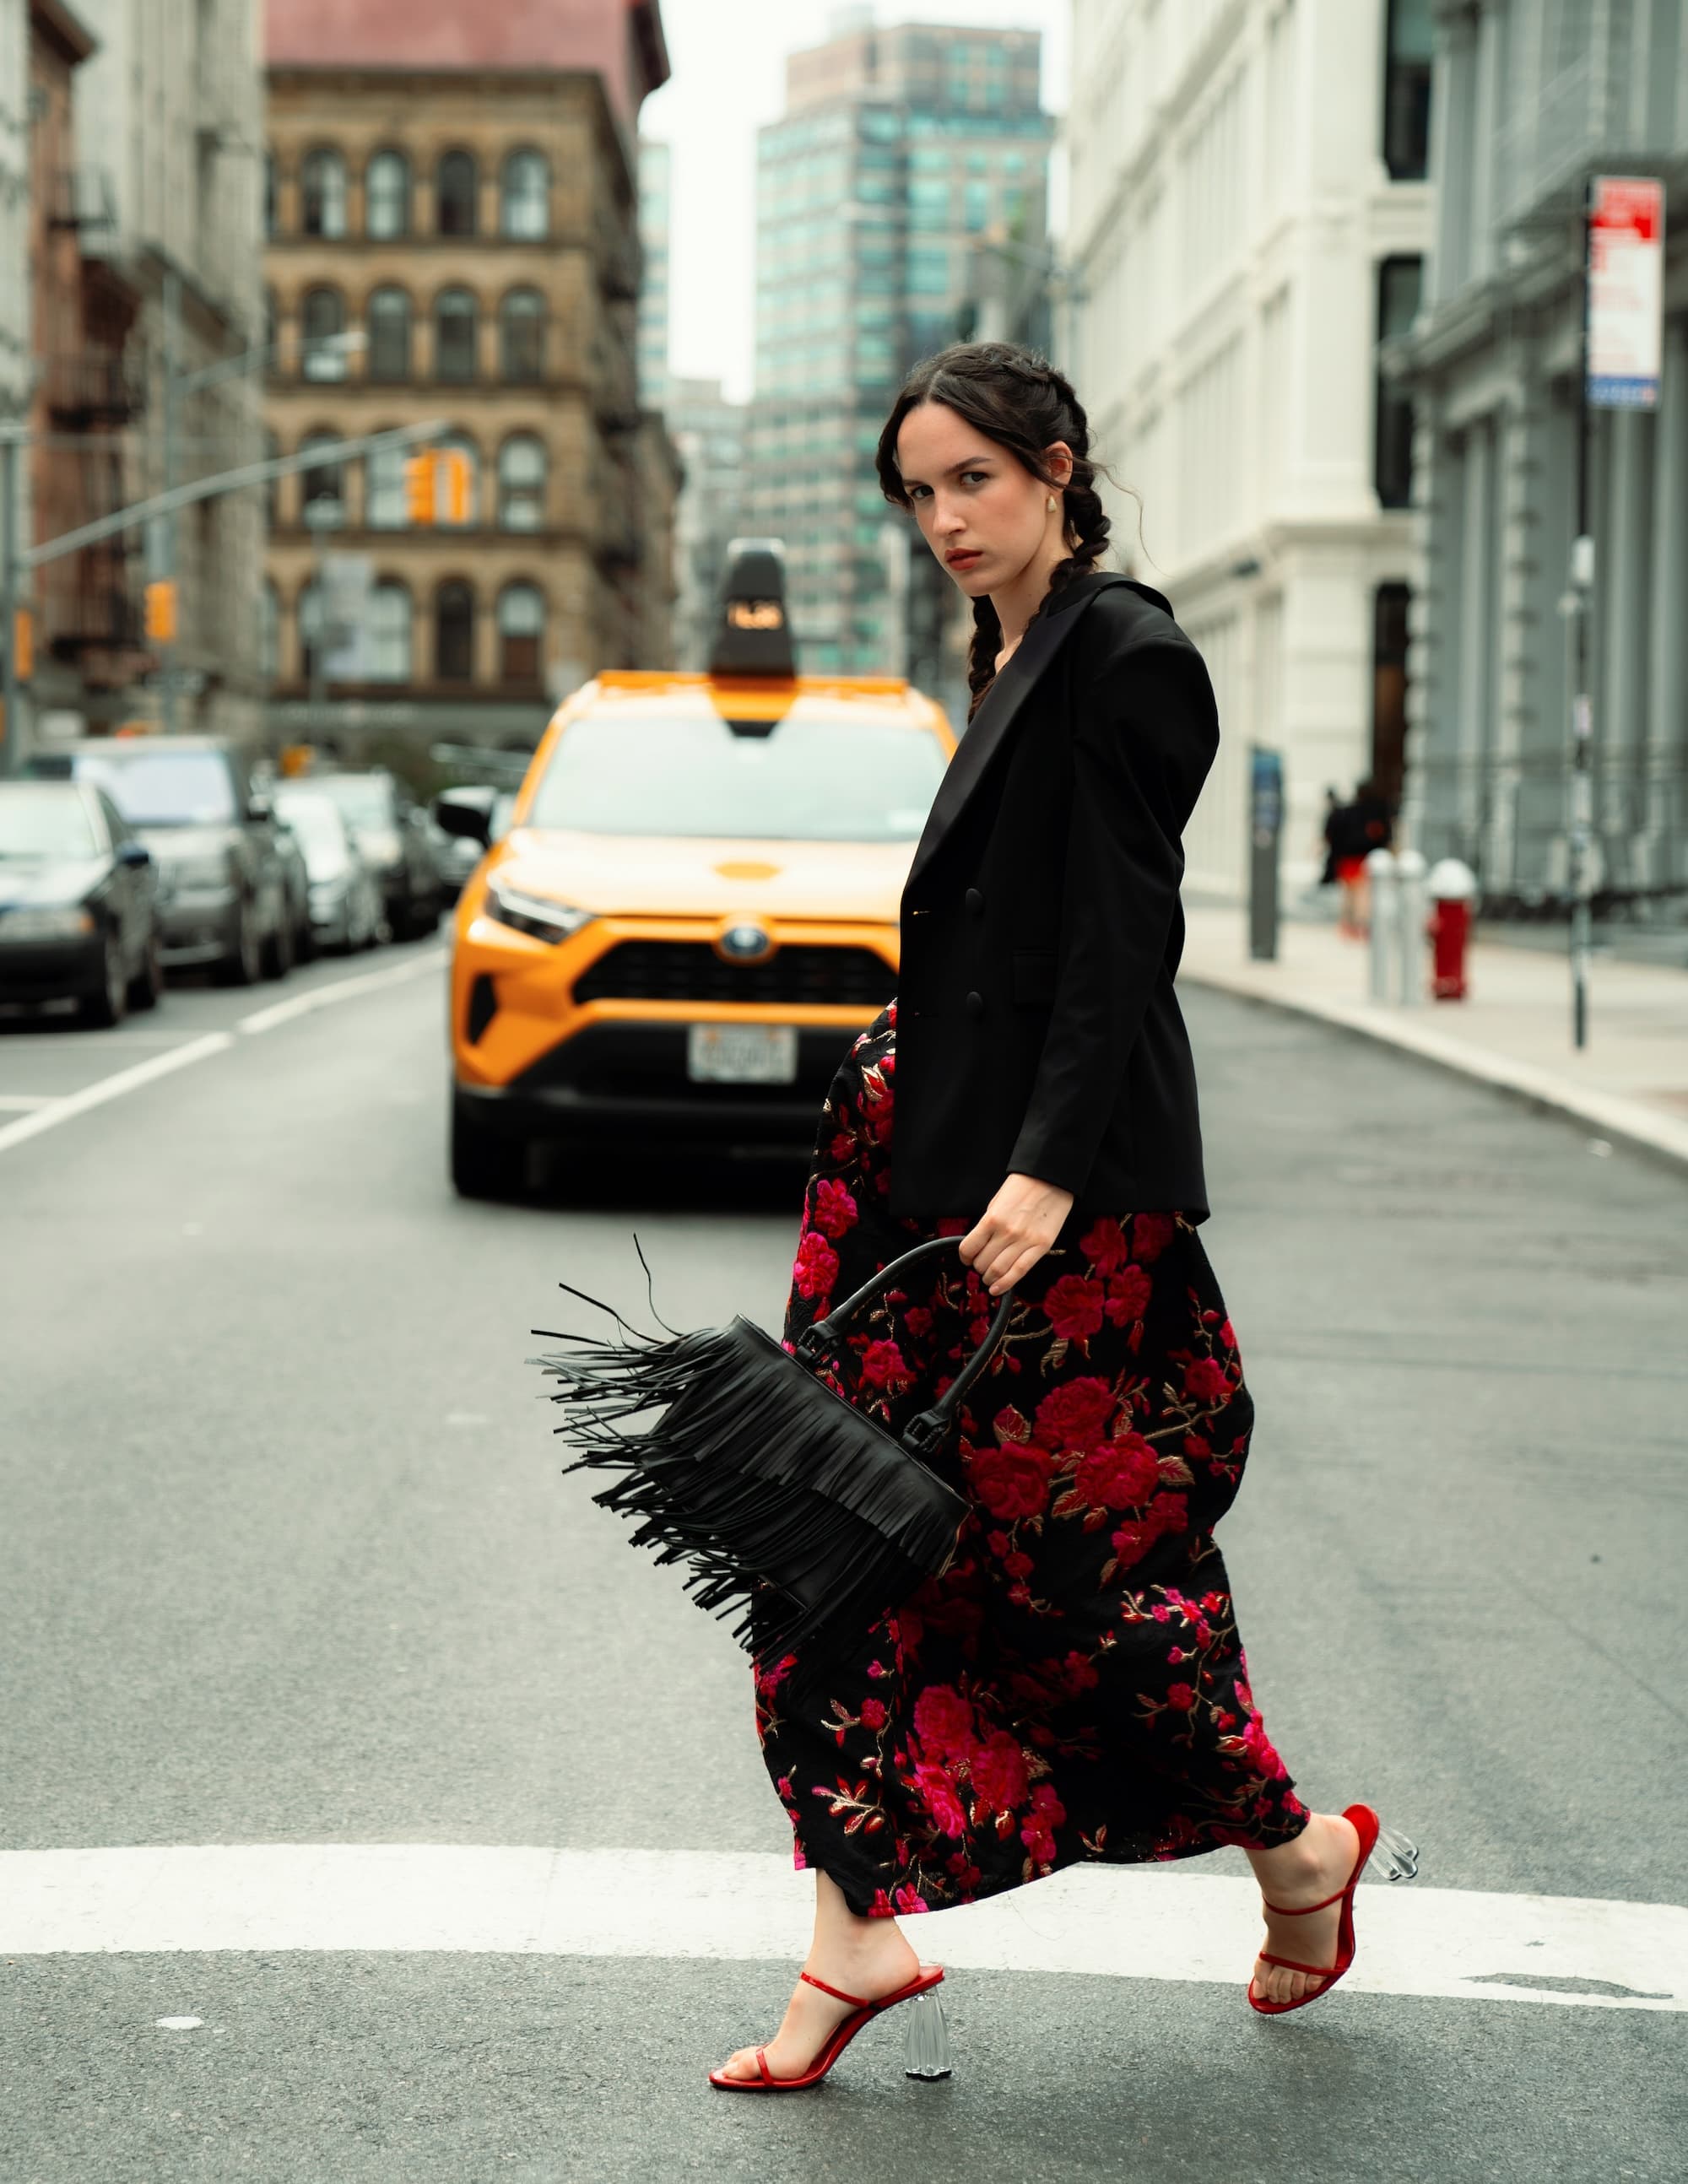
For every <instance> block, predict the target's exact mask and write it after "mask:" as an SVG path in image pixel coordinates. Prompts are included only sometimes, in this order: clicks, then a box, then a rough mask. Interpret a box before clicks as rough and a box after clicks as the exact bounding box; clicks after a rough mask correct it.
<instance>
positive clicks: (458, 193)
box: [434, 152, 481, 235]
mask: <svg viewBox="0 0 1688 2184" xmlns="http://www.w3.org/2000/svg"><path fill="white" fill-rule="evenodd" d="M480 187H481V181H480V176H479V175H478V174H477V172H476V167H475V155H474V153H472V152H446V153H442V155H441V158H440V163H439V164H438V166H437V167H436V168H435V170H434V210H435V218H434V226H436V227H437V229H438V231H439V232H440V233H441V234H442V235H473V234H474V232H475V229H476V218H475V199H476V195H477V193H478V192H479V190H480Z"/></svg>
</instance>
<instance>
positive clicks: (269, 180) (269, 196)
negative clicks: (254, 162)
mask: <svg viewBox="0 0 1688 2184" xmlns="http://www.w3.org/2000/svg"><path fill="white" fill-rule="evenodd" d="M264 232H265V234H266V235H273V234H274V233H275V232H276V154H275V153H273V152H266V153H265V154H264Z"/></svg>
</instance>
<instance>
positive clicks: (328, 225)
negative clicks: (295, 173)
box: [299, 148, 346, 237]
mask: <svg viewBox="0 0 1688 2184" xmlns="http://www.w3.org/2000/svg"><path fill="white" fill-rule="evenodd" d="M299 214H300V225H301V226H302V227H303V228H304V231H305V233H306V234H307V235H325V236H330V237H334V236H342V235H343V234H344V233H345V232H346V162H345V161H344V160H343V159H342V158H341V157H340V154H339V153H337V152H331V151H328V150H326V148H319V149H318V150H316V151H315V152H307V153H306V154H305V159H304V167H303V168H302V169H301V170H300V175H299Z"/></svg>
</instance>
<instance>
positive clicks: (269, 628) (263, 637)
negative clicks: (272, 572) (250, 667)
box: [258, 577, 281, 682]
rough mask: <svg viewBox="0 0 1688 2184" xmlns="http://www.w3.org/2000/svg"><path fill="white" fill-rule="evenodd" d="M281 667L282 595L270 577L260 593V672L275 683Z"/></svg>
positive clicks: (266, 680)
mask: <svg viewBox="0 0 1688 2184" xmlns="http://www.w3.org/2000/svg"><path fill="white" fill-rule="evenodd" d="M280 669H281V593H279V592H278V591H277V590H276V587H275V586H274V584H272V583H271V582H270V579H269V577H265V579H264V582H263V583H262V584H261V585H260V586H259V592H258V671H259V674H260V675H261V676H262V677H264V680H265V682H274V681H275V679H276V675H277V673H278V672H279V671H280Z"/></svg>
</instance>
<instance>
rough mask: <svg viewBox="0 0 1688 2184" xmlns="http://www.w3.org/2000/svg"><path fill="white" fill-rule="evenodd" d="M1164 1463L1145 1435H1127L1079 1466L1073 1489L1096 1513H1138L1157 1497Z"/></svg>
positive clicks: (1094, 1451)
mask: <svg viewBox="0 0 1688 2184" xmlns="http://www.w3.org/2000/svg"><path fill="white" fill-rule="evenodd" d="M1160 1476H1161V1465H1160V1459H1159V1458H1158V1457H1156V1454H1155V1451H1154V1450H1153V1449H1152V1448H1150V1446H1149V1444H1148V1442H1147V1441H1146V1440H1144V1438H1143V1436H1142V1435H1141V1434H1135V1433H1132V1434H1127V1435H1124V1436H1123V1438H1122V1439H1121V1440H1115V1441H1110V1442H1109V1443H1108V1444H1107V1446H1106V1447H1105V1448H1099V1449H1095V1450H1093V1451H1092V1452H1091V1453H1090V1454H1089V1456H1087V1457H1085V1458H1084V1462H1083V1463H1081V1464H1080V1465H1079V1467H1078V1472H1077V1474H1075V1475H1074V1478H1073V1481H1072V1483H1073V1485H1075V1486H1076V1487H1077V1488H1078V1491H1079V1492H1080V1493H1081V1494H1082V1495H1083V1496H1084V1499H1085V1500H1086V1501H1087V1502H1089V1504H1090V1507H1092V1508H1093V1509H1095V1508H1102V1509H1137V1508H1140V1507H1142V1505H1143V1503H1144V1502H1146V1501H1148V1499H1149V1497H1150V1496H1151V1495H1152V1494H1153V1493H1154V1491H1155V1488H1156V1484H1157V1482H1158V1480H1159V1479H1160Z"/></svg>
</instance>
